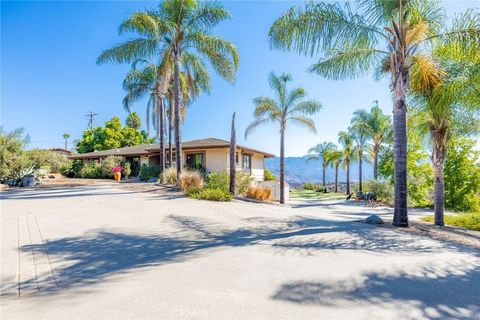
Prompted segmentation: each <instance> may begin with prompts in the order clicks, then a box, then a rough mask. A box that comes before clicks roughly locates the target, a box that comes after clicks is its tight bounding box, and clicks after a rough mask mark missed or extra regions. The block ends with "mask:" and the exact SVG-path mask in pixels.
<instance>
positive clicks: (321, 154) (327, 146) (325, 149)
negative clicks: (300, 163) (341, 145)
mask: <svg viewBox="0 0 480 320" xmlns="http://www.w3.org/2000/svg"><path fill="white" fill-rule="evenodd" d="M336 149H337V146H336V145H335V144H333V143H332V142H322V143H319V144H317V145H316V146H315V147H312V148H310V149H309V150H308V153H309V155H308V157H307V162H309V161H312V160H318V159H320V158H321V159H322V185H323V186H324V187H325V171H326V169H327V166H328V157H327V155H328V153H329V152H332V151H333V150H336Z"/></svg>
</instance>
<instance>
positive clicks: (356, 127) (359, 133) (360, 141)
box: [348, 113, 368, 196]
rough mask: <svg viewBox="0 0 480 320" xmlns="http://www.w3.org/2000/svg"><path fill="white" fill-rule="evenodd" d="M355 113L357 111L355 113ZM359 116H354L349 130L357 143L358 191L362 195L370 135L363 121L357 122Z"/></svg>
mask: <svg viewBox="0 0 480 320" xmlns="http://www.w3.org/2000/svg"><path fill="white" fill-rule="evenodd" d="M354 114H355V113H354ZM356 120H357V118H356V117H355V115H354V117H353V118H352V121H351V125H350V127H349V128H348V132H349V134H350V137H351V138H352V140H353V142H354V143H355V147H354V149H355V152H356V158H357V159H356V160H357V161H358V192H359V194H360V196H361V195H362V194H363V187H362V186H363V178H362V176H363V168H362V165H363V160H364V158H363V156H364V151H365V149H366V147H367V141H368V135H367V134H366V132H365V131H364V130H363V128H362V126H361V123H358V122H356Z"/></svg>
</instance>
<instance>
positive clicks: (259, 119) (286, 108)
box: [245, 72, 321, 203]
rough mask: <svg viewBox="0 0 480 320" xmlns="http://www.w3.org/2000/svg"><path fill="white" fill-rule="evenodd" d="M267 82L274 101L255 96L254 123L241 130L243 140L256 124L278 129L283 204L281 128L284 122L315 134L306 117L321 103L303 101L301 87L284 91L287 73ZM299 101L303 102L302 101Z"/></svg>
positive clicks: (282, 143)
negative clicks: (242, 131)
mask: <svg viewBox="0 0 480 320" xmlns="http://www.w3.org/2000/svg"><path fill="white" fill-rule="evenodd" d="M268 80H269V83H270V87H271V88H272V90H274V91H275V96H276V100H275V99H274V98H270V97H257V98H255V99H254V100H253V103H254V104H255V111H254V112H253V116H254V118H255V120H254V121H253V122H252V123H250V124H249V125H248V127H247V129H246V130H245V139H246V138H247V137H248V136H249V135H250V134H251V133H252V132H253V131H254V130H255V129H256V128H257V127H259V126H260V125H263V124H266V123H268V122H274V123H277V124H278V125H279V126H280V203H285V188H284V186H285V129H286V127H287V123H288V122H292V123H294V124H297V125H300V126H302V127H305V128H307V129H309V130H311V131H313V132H316V128H315V123H314V122H313V120H312V119H310V118H308V117H307V116H308V115H312V114H315V113H317V112H318V111H319V110H320V108H321V104H320V103H319V102H317V101H315V100H304V99H305V98H306V96H307V94H306V92H305V90H304V89H303V88H295V89H292V90H288V89H287V82H290V81H292V77H291V75H290V74H288V73H282V74H281V75H279V76H277V75H275V73H273V72H271V73H270V75H269V79H268ZM302 100H303V101H302Z"/></svg>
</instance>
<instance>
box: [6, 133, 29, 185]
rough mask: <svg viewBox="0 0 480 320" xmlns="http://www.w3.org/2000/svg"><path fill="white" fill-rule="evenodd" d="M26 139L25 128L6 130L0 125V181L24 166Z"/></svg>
mask: <svg viewBox="0 0 480 320" xmlns="http://www.w3.org/2000/svg"><path fill="white" fill-rule="evenodd" d="M27 141H28V137H26V136H25V129H23V128H18V129H15V130H13V131H11V132H7V131H5V130H4V129H3V127H0V181H2V182H3V181H5V180H6V179H8V178H9V177H12V176H13V175H14V173H15V172H16V171H19V170H21V169H23V168H24V167H25V166H26V164H25V160H24V159H25V158H24V150H23V149H24V147H25V144H26V143H27Z"/></svg>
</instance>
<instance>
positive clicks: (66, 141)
mask: <svg viewBox="0 0 480 320" xmlns="http://www.w3.org/2000/svg"><path fill="white" fill-rule="evenodd" d="M62 137H63V139H64V140H65V150H68V138H70V135H69V134H68V133H64V134H63V136H62Z"/></svg>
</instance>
